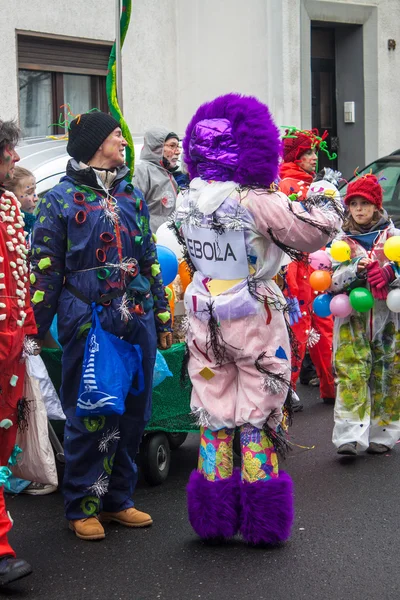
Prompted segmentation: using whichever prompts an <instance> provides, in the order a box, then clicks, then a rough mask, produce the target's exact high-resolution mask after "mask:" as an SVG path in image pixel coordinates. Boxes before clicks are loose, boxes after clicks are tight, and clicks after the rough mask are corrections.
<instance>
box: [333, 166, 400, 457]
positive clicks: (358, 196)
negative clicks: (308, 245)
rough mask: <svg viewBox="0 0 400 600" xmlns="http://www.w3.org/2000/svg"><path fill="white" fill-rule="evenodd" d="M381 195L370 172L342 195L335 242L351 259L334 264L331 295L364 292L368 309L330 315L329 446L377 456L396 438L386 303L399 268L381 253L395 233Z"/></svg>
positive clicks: (392, 333)
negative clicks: (332, 387)
mask: <svg viewBox="0 0 400 600" xmlns="http://www.w3.org/2000/svg"><path fill="white" fill-rule="evenodd" d="M382 197H383V193H382V188H381V186H380V184H379V181H378V180H377V178H376V177H375V175H365V176H363V177H359V178H358V179H356V180H355V181H354V182H352V183H351V184H349V186H348V188H347V194H346V197H345V204H346V206H347V209H348V213H347V217H346V219H345V221H344V224H343V233H342V234H341V236H340V238H339V239H341V240H342V241H345V242H346V243H347V244H348V245H349V247H350V251H351V258H350V260H349V261H347V262H344V263H339V264H337V266H336V269H335V272H334V274H333V282H332V288H331V291H332V292H335V293H343V292H348V293H349V292H350V291H351V290H352V289H354V288H357V287H362V288H367V289H369V290H370V291H371V293H372V296H373V297H374V306H373V307H372V308H371V309H370V310H369V311H368V312H357V311H356V310H354V309H353V311H352V313H351V314H350V315H349V316H347V317H344V318H339V317H336V318H335V331H334V360H335V369H336V376H337V382H338V386H337V393H336V403H335V426H334V430H333V443H334V444H335V446H336V447H337V449H338V450H337V451H338V453H339V454H348V455H356V454H357V449H358V448H359V449H362V450H367V452H369V453H371V454H383V453H385V452H388V451H389V450H390V449H391V448H393V446H394V444H395V443H396V442H397V440H398V439H399V437H400V394H399V392H400V362H399V361H398V360H397V356H398V355H399V351H400V332H399V319H400V317H399V314H400V313H397V312H396V313H395V312H392V311H391V310H390V309H389V308H388V306H387V304H386V298H387V295H388V292H389V290H390V287H391V286H393V287H396V286H397V285H398V281H399V271H398V267H397V265H396V264H395V263H391V262H390V261H389V260H388V258H387V257H386V256H385V253H384V244H385V242H386V240H387V239H388V238H389V237H392V236H394V235H400V232H399V231H398V230H396V229H395V227H394V225H393V223H392V221H391V220H390V219H389V217H388V215H387V213H386V211H385V210H384V209H383V207H382Z"/></svg>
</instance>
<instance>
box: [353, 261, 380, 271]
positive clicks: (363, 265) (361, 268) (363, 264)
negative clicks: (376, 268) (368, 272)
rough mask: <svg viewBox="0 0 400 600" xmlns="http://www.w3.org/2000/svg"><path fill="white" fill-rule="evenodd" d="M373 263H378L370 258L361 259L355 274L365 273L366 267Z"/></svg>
mask: <svg viewBox="0 0 400 600" xmlns="http://www.w3.org/2000/svg"><path fill="white" fill-rule="evenodd" d="M374 263H377V264H378V261H376V260H375V261H372V260H371V259H370V258H362V259H361V260H359V261H358V264H357V273H363V272H364V271H365V269H366V268H367V267H368V265H372V264H374Z"/></svg>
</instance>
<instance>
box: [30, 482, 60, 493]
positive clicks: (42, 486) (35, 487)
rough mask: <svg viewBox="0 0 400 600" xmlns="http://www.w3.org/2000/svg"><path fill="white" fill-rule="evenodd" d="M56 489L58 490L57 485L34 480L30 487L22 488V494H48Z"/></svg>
mask: <svg viewBox="0 0 400 600" xmlns="http://www.w3.org/2000/svg"><path fill="white" fill-rule="evenodd" d="M55 491H57V486H56V485H51V484H50V483H39V482H38V481H32V483H30V484H29V485H28V487H26V488H25V489H24V490H22V492H21V494H30V495H31V496H46V495H47V494H52V493H53V492H55Z"/></svg>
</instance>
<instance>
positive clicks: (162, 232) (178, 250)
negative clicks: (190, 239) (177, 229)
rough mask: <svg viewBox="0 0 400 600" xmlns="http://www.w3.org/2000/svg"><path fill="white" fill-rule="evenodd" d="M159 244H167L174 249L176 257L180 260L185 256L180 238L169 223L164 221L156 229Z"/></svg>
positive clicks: (167, 246)
mask: <svg viewBox="0 0 400 600" xmlns="http://www.w3.org/2000/svg"><path fill="white" fill-rule="evenodd" d="M156 238H157V244H160V245H161V246H165V247H166V248H169V249H170V250H172V252H173V253H174V254H175V256H176V258H177V259H178V260H180V259H181V258H183V251H182V246H181V245H180V244H179V242H178V240H177V239H176V237H175V234H174V232H173V231H171V229H170V228H169V227H168V224H167V223H163V224H162V225H160V227H159V228H158V229H157V231H156Z"/></svg>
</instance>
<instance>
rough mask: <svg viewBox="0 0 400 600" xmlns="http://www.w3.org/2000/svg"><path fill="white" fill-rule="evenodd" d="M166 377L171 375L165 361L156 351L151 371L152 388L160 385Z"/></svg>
mask: <svg viewBox="0 0 400 600" xmlns="http://www.w3.org/2000/svg"><path fill="white" fill-rule="evenodd" d="M166 377H172V373H171V371H170V370H169V368H168V365H167V361H166V360H165V358H164V357H163V355H162V354H161V352H160V351H159V350H157V354H156V362H155V363H154V371H153V388H155V387H157V385H160V383H162V382H163V381H164V379H165V378H166Z"/></svg>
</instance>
